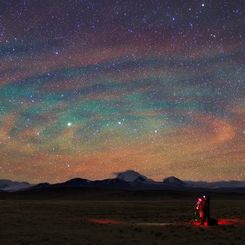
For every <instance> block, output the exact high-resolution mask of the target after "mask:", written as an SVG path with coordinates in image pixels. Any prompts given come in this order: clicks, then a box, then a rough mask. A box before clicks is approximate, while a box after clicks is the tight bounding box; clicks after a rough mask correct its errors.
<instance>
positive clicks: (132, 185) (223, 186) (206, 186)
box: [0, 170, 245, 193]
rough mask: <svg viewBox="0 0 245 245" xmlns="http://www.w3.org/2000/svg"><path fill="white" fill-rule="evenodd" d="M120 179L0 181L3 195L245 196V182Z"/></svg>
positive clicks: (129, 174)
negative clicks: (85, 191)
mask: <svg viewBox="0 0 245 245" xmlns="http://www.w3.org/2000/svg"><path fill="white" fill-rule="evenodd" d="M115 175H116V177H115V178H111V179H104V180H87V179H82V178H74V179H70V180H67V181H65V182H63V183H56V184H49V183H39V184H36V185H31V184H29V183H27V182H16V181H11V180H0V191H4V192H16V191H23V190H44V189H63V188H69V189H70V188H73V189H74V188H76V189H77V188H100V189H121V190H180V191H188V190H192V189H200V190H214V191H235V192H242V193H245V181H219V182H204V181H183V180H181V179H178V178H177V177H175V176H170V177H167V178H165V179H164V180H163V181H154V180H152V179H149V178H147V177H146V176H144V175H142V174H140V173H138V172H136V171H134V170H126V171H124V172H119V173H115Z"/></svg>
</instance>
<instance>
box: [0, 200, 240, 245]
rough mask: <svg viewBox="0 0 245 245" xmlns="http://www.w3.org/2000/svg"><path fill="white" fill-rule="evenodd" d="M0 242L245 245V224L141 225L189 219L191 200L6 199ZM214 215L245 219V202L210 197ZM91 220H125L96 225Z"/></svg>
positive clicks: (1, 205)
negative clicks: (120, 223) (139, 224)
mask: <svg viewBox="0 0 245 245" xmlns="http://www.w3.org/2000/svg"><path fill="white" fill-rule="evenodd" d="M0 213H1V216H0V217H1V218H0V244H3V245H5V244H6V245H8V244H23V245H24V244H35V245H36V244H42V245H43V244H44V245H45V244H74V245H75V244H82V245H86V244H93V245H99V244H106V245H110V244H111V245H112V244H113V245H114V244H118V245H120V244H123V245H125V244H149V245H152V244H198V245H200V244H245V226H237V225H230V226H213V227H207V228H205V227H204V228H200V227H193V226H191V225H188V224H186V225H184V224H183V223H182V224H179V225H170V226H137V225H134V223H137V222H188V221H189V220H190V219H191V218H192V215H193V199H192V198H187V199H183V198H181V199H169V200H168V199H165V200H158V201H156V200H146V201H116V200H115V201H105V200H104V201H84V200H76V201H71V200H2V201H0ZM212 216H213V217H223V218H230V217H233V216H236V217H239V218H241V219H245V200H244V198H243V199H241V200H239V199H236V200H221V199H219V200H214V199H213V200H212ZM87 218H105V219H114V220H120V221H123V222H125V223H126V224H122V225H99V224H92V223H89V222H88V221H87Z"/></svg>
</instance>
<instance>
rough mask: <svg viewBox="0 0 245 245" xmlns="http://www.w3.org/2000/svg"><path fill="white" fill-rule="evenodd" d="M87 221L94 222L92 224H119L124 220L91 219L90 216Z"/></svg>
mask: <svg viewBox="0 0 245 245" xmlns="http://www.w3.org/2000/svg"><path fill="white" fill-rule="evenodd" d="M88 222H90V223H94V224H100V225H121V224H124V222H122V221H119V220H115V219H106V218H103V219H93V218H90V219H88Z"/></svg>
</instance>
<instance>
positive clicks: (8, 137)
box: [0, 0, 245, 182]
mask: <svg viewBox="0 0 245 245" xmlns="http://www.w3.org/2000/svg"><path fill="white" fill-rule="evenodd" d="M244 61H245V2H244V1H242V0H241V1H238V0H237V1H225V0H223V1H220V0H217V1H181V0H179V1H159V0H151V1H150V0H145V1H141V0H139V1H129V0H125V1H123V0H121V1H120V0H119V1H116V0H113V1H112V0H101V1H93V0H83V1H78V0H67V1H64V0H59V1H58V0H52V1H48V0H42V1H41V0H32V1H31V0H29V1H28V0H25V1H24V0H22V1H21V0H19V1H12V0H8V1H4V0H0V98H1V99H0V156H1V160H0V176H1V178H8V179H13V180H26V181H30V182H41V181H49V182H58V181H64V180H66V179H68V178H73V177H83V178H89V179H101V178H108V177H112V176H113V173H115V172H119V171H124V170H127V169H134V170H136V171H139V172H140V173H142V174H144V175H146V176H148V177H150V178H153V179H156V180H161V179H163V178H164V177H166V176H170V175H175V176H177V177H179V178H181V179H189V180H190V179H191V180H205V181H215V180H245V140H244V136H245V127H244V118H245V62H244Z"/></svg>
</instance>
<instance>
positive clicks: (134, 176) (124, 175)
mask: <svg viewBox="0 0 245 245" xmlns="http://www.w3.org/2000/svg"><path fill="white" fill-rule="evenodd" d="M115 174H116V178H117V179H120V180H124V181H126V182H148V181H152V180H150V179H148V178H147V177H145V176H144V175H141V174H139V173H138V172H136V171H134V170H126V171H124V172H119V173H115Z"/></svg>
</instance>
